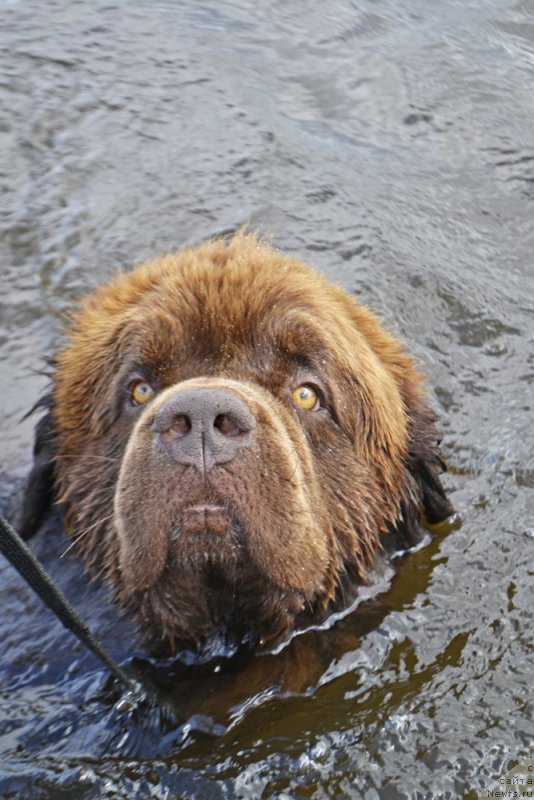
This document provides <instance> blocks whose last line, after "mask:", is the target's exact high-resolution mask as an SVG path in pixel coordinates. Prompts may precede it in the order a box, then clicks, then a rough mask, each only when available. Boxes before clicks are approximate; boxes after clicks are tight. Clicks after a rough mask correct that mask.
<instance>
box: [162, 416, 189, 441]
mask: <svg viewBox="0 0 534 800" xmlns="http://www.w3.org/2000/svg"><path fill="white" fill-rule="evenodd" d="M190 430H191V420H190V419H189V417H187V416H186V415H185V414H180V415H179V416H178V417H176V418H175V419H174V421H173V423H172V425H171V427H170V428H169V429H168V430H166V431H163V432H162V433H161V434H160V436H161V439H162V440H163V441H164V442H172V441H174V440H175V439H182V438H183V437H184V436H185V435H186V433H189V431H190Z"/></svg>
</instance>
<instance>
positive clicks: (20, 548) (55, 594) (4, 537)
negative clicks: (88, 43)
mask: <svg viewBox="0 0 534 800" xmlns="http://www.w3.org/2000/svg"><path fill="white" fill-rule="evenodd" d="M0 552H1V553H3V554H4V556H5V557H6V558H7V559H8V561H10V562H11V563H12V564H13V566H14V567H15V569H16V570H18V572H19V573H20V574H21V575H22V577H23V578H24V579H25V580H26V581H27V582H28V584H29V585H30V586H31V588H32V589H33V590H34V591H35V592H36V594H38V595H39V597H40V598H41V600H42V601H43V603H45V604H46V605H47V606H48V607H49V608H50V609H51V610H52V611H53V612H54V614H55V615H56V616H57V617H58V618H59V619H60V620H61V622H62V623H63V625H64V626H65V627H66V628H68V630H70V631H71V632H72V633H73V634H74V635H75V636H77V637H78V639H79V640H80V641H81V642H83V644H84V645H85V646H86V647H87V649H88V650H90V651H91V652H92V653H94V655H95V656H96V657H97V658H98V659H100V661H101V662H102V663H103V664H104V665H105V666H106V667H107V668H108V669H109V671H110V672H111V673H112V674H113V675H114V676H115V677H116V678H117V680H119V681H120V682H121V683H123V684H124V685H125V686H126V688H127V689H128V691H129V692H131V693H132V694H133V695H134V698H135V699H136V700H139V701H143V700H145V699H146V695H145V693H144V691H143V690H142V689H141V687H140V685H139V684H138V683H137V682H136V681H135V680H133V679H132V678H131V677H130V676H129V675H127V673H126V672H125V671H124V670H123V669H122V667H119V665H118V664H117V663H116V662H115V661H114V660H113V659H112V658H111V656H109V655H108V653H106V651H105V650H104V648H103V647H102V645H101V644H100V643H99V642H98V641H97V640H96V639H95V637H94V636H93V634H92V633H91V631H90V630H89V628H88V627H87V626H86V625H85V623H84V622H83V620H82V619H81V618H80V617H79V615H78V614H77V613H76V611H75V610H74V609H73V607H72V606H71V605H70V603H69V601H68V600H67V598H66V597H65V595H64V594H63V592H62V591H61V589H60V588H59V586H58V585H57V583H55V581H53V580H52V578H51V577H50V575H48V574H47V573H46V572H45V571H44V569H43V567H42V565H41V564H40V563H39V561H38V560H37V559H36V558H35V556H34V555H33V553H32V551H31V550H30V548H29V547H28V546H27V544H26V543H25V542H24V541H23V540H22V539H21V537H20V536H19V535H18V533H17V532H16V531H15V530H14V529H13V528H12V527H11V525H10V524H9V522H8V521H7V520H6V519H5V518H4V517H3V516H2V515H1V514H0Z"/></svg>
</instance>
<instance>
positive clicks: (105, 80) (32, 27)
mask: <svg viewBox="0 0 534 800" xmlns="http://www.w3.org/2000/svg"><path fill="white" fill-rule="evenodd" d="M0 13H1V15H2V27H1V31H2V32H1V34H0V37H1V45H2V51H1V52H2V64H3V66H2V70H1V78H0V107H1V108H2V115H1V118H0V142H1V147H2V154H3V156H4V158H3V159H2V167H1V187H2V192H1V195H0V217H1V226H2V238H1V243H0V269H1V278H2V279H1V282H0V312H1V322H0V343H1V351H0V358H1V360H2V364H1V375H2V379H1V380H2V401H3V403H2V408H3V414H2V416H1V419H0V437H1V441H2V454H3V455H2V465H1V472H2V475H3V478H2V485H3V488H2V492H1V494H2V496H3V497H4V498H5V497H7V496H8V495H9V494H10V492H11V491H12V489H13V486H15V484H16V481H17V479H18V478H20V477H21V476H22V475H24V474H25V472H26V471H27V469H28V466H29V464H30V460H31V435H32V428H33V424H34V421H33V420H32V419H29V420H26V421H23V422H21V421H20V420H21V417H22V416H23V415H24V413H25V412H26V411H27V410H28V409H29V408H30V407H31V405H32V403H33V402H34V400H35V399H36V398H37V397H38V396H39V393H40V392H41V391H42V390H43V388H44V387H45V385H46V378H45V377H44V376H42V375H41V374H39V373H40V371H41V370H42V368H43V359H44V358H45V356H46V355H47V354H49V353H50V352H51V351H52V349H53V347H54V346H55V345H56V344H58V343H59V342H60V340H61V323H62V318H63V316H64V314H65V312H66V311H67V309H68V308H69V307H70V305H71V304H72V302H73V301H74V299H75V298H76V297H78V296H79V295H81V294H83V293H84V292H86V291H87V290H88V289H89V288H91V287H92V286H94V285H96V284H97V283H98V282H100V281H101V280H103V279H105V278H106V277H107V276H109V275H111V274H112V273H113V272H114V271H115V270H116V269H117V268H118V267H124V266H127V265H130V264H132V263H135V262H138V261H140V260H143V259H145V258H148V257H149V256H151V255H153V254H154V253H161V252H166V251H169V250H173V249H176V248H179V247H181V246H183V245H184V244H186V243H195V242H198V241H201V240H202V239H204V238H206V237H209V236H212V235H214V234H218V233H220V232H222V231H225V230H233V229H235V228H237V227H239V226H240V225H242V224H244V223H247V222H248V223H249V224H250V225H251V226H252V227H253V228H257V229H259V230H260V231H262V232H264V233H266V234H270V235H272V237H273V241H274V243H275V244H276V245H277V246H279V247H281V248H283V249H285V250H289V251H292V252H294V253H296V254H297V255H298V256H300V257H301V258H303V259H305V260H307V261H309V262H311V263H312V264H314V265H315V266H317V267H319V268H320V269H322V270H323V271H324V272H325V273H326V274H327V275H328V276H329V277H331V278H332V279H334V280H336V281H338V282H340V283H341V284H342V285H343V286H344V287H345V288H346V289H347V290H348V291H350V292H354V293H356V294H358V295H359V296H360V297H361V299H362V300H363V301H364V302H366V303H369V304H370V305H372V306H373V307H374V308H375V309H376V310H377V311H378V312H379V314H380V316H381V317H382V318H383V320H384V322H385V324H386V325H387V326H388V327H389V328H390V329H391V330H392V331H394V332H395V333H396V334H398V335H400V336H401V337H403V338H404V339H405V340H406V341H407V342H408V343H409V347H410V349H411V350H412V352H414V353H415V355H416V356H417V357H418V358H419V359H420V360H421V362H422V365H423V367H424V369H425V370H426V372H427V374H428V376H429V392H430V398H431V402H432V405H433V406H434V407H435V409H436V410H437V411H438V413H439V416H440V420H441V425H442V429H443V431H444V441H443V447H444V453H445V456H446V458H447V461H448V463H449V473H448V475H447V477H446V483H447V486H448V488H449V490H450V492H451V497H452V499H453V502H454V505H455V507H456V509H457V510H458V512H459V514H460V516H461V521H462V524H461V527H460V528H456V529H455V530H451V529H447V530H442V531H441V532H438V533H435V535H434V537H433V539H432V541H431V542H430V543H429V544H427V546H426V547H424V548H422V549H421V550H419V551H418V552H416V553H412V554H411V555H409V556H408V557H406V558H405V559H403V560H402V562H400V563H399V569H398V572H397V576H396V577H395V579H394V580H393V581H392V582H391V583H390V584H388V585H384V586H382V587H379V588H381V589H382V590H383V591H381V593H379V594H378V595H375V596H374V597H372V598H370V599H369V600H368V601H367V602H366V603H362V604H361V605H360V606H359V607H358V608H357V609H356V610H355V612H354V613H353V614H350V615H349V616H347V617H345V618H344V619H343V620H341V621H339V622H338V623H337V624H336V625H334V626H332V627H331V628H330V629H329V630H327V631H311V632H309V633H307V634H305V635H304V636H301V637H297V638H296V639H295V640H294V641H293V642H292V643H291V645H290V646H289V647H288V648H286V649H285V650H284V651H283V652H281V653H279V654H277V655H272V656H266V657H263V658H261V659H255V660H252V662H247V663H243V664H239V665H232V667H231V668H230V667H228V668H227V665H223V666H222V667H221V665H215V666H213V668H212V669H211V671H210V668H208V667H206V668H205V669H204V670H203V671H202V670H201V671H200V672H198V671H197V672H193V671H191V670H189V669H187V668H185V667H184V668H180V669H177V671H176V674H175V676H174V678H175V680H174V687H173V692H174V694H175V701H176V703H177V704H178V705H179V706H180V709H181V712H182V714H183V715H184V720H185V724H184V725H181V726H177V725H172V724H169V723H168V721H165V720H162V719H160V718H159V717H158V715H157V714H154V715H153V716H152V717H150V718H149V719H147V718H144V717H141V718H138V717H136V715H135V713H133V712H128V711H121V710H120V707H119V706H118V705H117V700H118V696H117V693H116V691H115V690H113V688H110V687H109V685H108V684H107V682H106V675H105V673H104V672H103V671H102V670H100V668H99V666H98V664H96V663H95V662H94V660H93V659H92V657H90V656H89V655H87V654H86V653H84V652H83V651H82V650H81V649H80V647H79V646H78V645H77V644H75V643H74V642H73V641H72V639H71V638H70V636H69V634H67V633H66V632H64V631H63V630H62V629H61V627H60V625H59V623H57V622H56V621H55V620H54V619H52V618H51V617H50V616H49V615H48V614H47V612H45V611H44V610H42V609H41V607H40V604H39V602H38V601H37V600H36V599H35V598H34V597H33V596H32V595H31V592H30V590H29V589H27V588H26V587H25V586H24V585H23V584H22V582H21V581H20V579H19V578H18V577H17V576H16V574H15V573H14V572H13V570H12V569H11V568H10V567H8V566H7V565H6V564H5V563H4V562H3V561H2V562H1V563H0V581H1V583H0V586H1V588H0V593H1V597H2V600H1V603H2V606H1V607H2V621H1V623H0V624H1V627H2V630H1V632H0V673H1V677H0V680H1V693H0V795H1V796H2V797H6V798H15V797H16V798H18V797H24V798H26V797H28V798H30V797H31V798H74V797H75V798H101V797H109V798H131V797H136V798H170V797H180V798H188V797H195V798H196V797H201V798H219V797H225V798H233V797H236V798H260V797H261V798H295V797H313V798H340V797H362V798H365V800H375V798H386V800H395V799H396V798H436V797H440V798H441V797H443V798H457V797H467V798H475V797H476V796H477V794H478V792H480V791H482V790H483V788H484V787H485V786H487V785H488V784H489V781H490V779H491V778H492V777H495V776H498V775H500V774H502V773H504V772H505V771H506V770H507V769H508V768H509V767H510V766H512V765H513V764H515V763H516V762H517V761H519V760H521V759H524V758H526V757H527V756H528V755H529V754H530V755H531V756H532V753H533V750H534V724H533V721H532V679H533V668H532V662H533V652H532V651H533V646H532V631H533V622H532V572H533V569H532V565H533V560H534V559H533V545H534V507H533V506H534V504H533V489H534V463H533V452H534V447H533V437H532V428H533V423H532V420H533V415H532V394H533V389H532V379H533V375H534V364H533V361H534V348H533V343H534V324H533V311H534V285H533V284H534V265H533V250H534V247H533V245H534V225H533V220H534V4H533V3H532V2H530V0H524V2H517V0H514V1H512V0H484V1H483V2H482V1H481V0H478V2H477V0H469V1H468V2H465V0H462V1H461V2H460V0H441V1H440V2H428V0H405V2H403V3H398V2H394V0H374V1H372V0H354V2H349V0H330V2H328V3H312V2H310V0H285V2H280V1H278V2H269V3H267V2H248V0H235V2H224V1H223V0H217V1H215V0H212V2H206V3H198V2H193V1H191V2H179V1H178V0H175V2H171V0H169V1H168V2H163V1H161V0H160V2H157V3H148V2H134V3H132V2H130V3H126V2H125V1H124V0H115V1H114V2H102V1H101V0H96V1H95V0H92V1H91V2H89V0H78V2H72V3H62V2H59V0H58V2H54V1H53V0H45V2H35V0H26V1H25V2H17V0H14V1H13V2H6V0H3V2H0ZM54 547H56V548H57V552H56V551H55V550H54V548H53V547H52V546H51V545H50V543H49V542H48V541H47V540H46V539H45V537H44V535H43V536H41V537H40V538H39V539H38V540H37V541H36V543H35V548H36V550H37V551H38V552H39V553H40V554H41V555H42V556H43V557H44V558H45V560H46V561H47V563H49V565H50V566H51V569H52V571H53V573H54V574H55V575H56V577H57V578H58V580H59V581H60V583H61V584H62V585H63V587H64V589H65V591H66V592H67V594H69V596H71V597H74V596H77V601H78V603H77V604H78V607H79V608H80V610H81V611H82V613H83V614H84V615H85V617H86V619H87V620H88V622H89V623H90V625H91V627H93V628H94V629H96V630H98V631H99V632H100V634H101V635H102V636H103V638H104V640H105V641H107V643H108V644H109V645H110V646H111V648H112V649H113V651H114V652H115V655H116V656H117V657H119V658H121V659H123V660H125V661H127V660H128V659H130V658H131V657H132V652H135V653H137V656H138V657H139V658H140V657H141V656H142V654H141V653H140V652H139V651H138V650H135V649H132V648H135V645H134V644H133V638H132V637H133V634H132V633H131V632H130V631H128V630H127V626H126V623H123V622H120V620H117V619H116V618H114V617H113V614H112V613H111V612H110V610H109V606H108V605H106V602H105V599H103V598H102V591H101V590H98V589H96V588H95V587H93V588H90V589H87V591H86V592H84V593H83V596H82V597H80V596H79V595H80V592H79V585H80V583H79V581H80V575H79V567H78V565H77V564H76V563H75V562H72V561H68V560H65V559H63V561H61V562H60V561H59V560H58V559H57V558H56V555H57V553H59V552H60V551H61V549H62V546H61V543H55V544H54ZM118 629H120V630H121V631H122V633H123V636H122V638H119V639H117V636H116V632H117V630H118ZM129 637H130V638H129ZM143 668H144V669H146V670H147V671H148V672H150V670H151V669H152V668H151V667H150V665H149V664H147V663H146V662H143ZM215 670H217V671H215Z"/></svg>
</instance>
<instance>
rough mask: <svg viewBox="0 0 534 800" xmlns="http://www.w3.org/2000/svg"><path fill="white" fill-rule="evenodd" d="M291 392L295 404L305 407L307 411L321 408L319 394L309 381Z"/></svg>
mask: <svg viewBox="0 0 534 800" xmlns="http://www.w3.org/2000/svg"><path fill="white" fill-rule="evenodd" d="M291 394H292V396H293V402H294V403H295V405H296V406H298V407H299V408H303V409H304V410H305V411H317V410H318V409H319V408H320V405H319V395H318V394H317V392H316V391H315V389H314V388H313V386H310V385H309V384H308V383H303V384H302V386H297V388H296V389H293V391H292V392H291Z"/></svg>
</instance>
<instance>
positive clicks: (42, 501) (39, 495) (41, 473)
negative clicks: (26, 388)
mask: <svg viewBox="0 0 534 800" xmlns="http://www.w3.org/2000/svg"><path fill="white" fill-rule="evenodd" d="M40 409H45V414H44V416H42V417H41V419H40V420H39V422H38V423H37V425H36V426H35V443H34V447H33V467H32V469H31V472H30V474H29V475H28V479H27V481H26V487H25V490H24V496H23V504H22V511H21V516H20V520H19V525H18V527H19V533H20V535H21V536H22V538H23V539H29V538H30V537H31V536H33V535H34V533H36V532H37V530H38V529H39V526H40V525H41V523H42V521H43V519H44V516H45V514H46V512H47V511H48V509H49V508H50V506H51V504H52V501H53V497H54V459H55V453H56V444H55V439H56V436H55V430H54V419H53V401H52V396H51V394H48V395H45V396H44V397H42V398H41V399H40V400H39V401H38V402H37V403H36V404H35V405H34V407H33V408H32V409H31V411H30V412H29V413H30V414H31V413H33V412H34V411H39V410H40Z"/></svg>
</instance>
